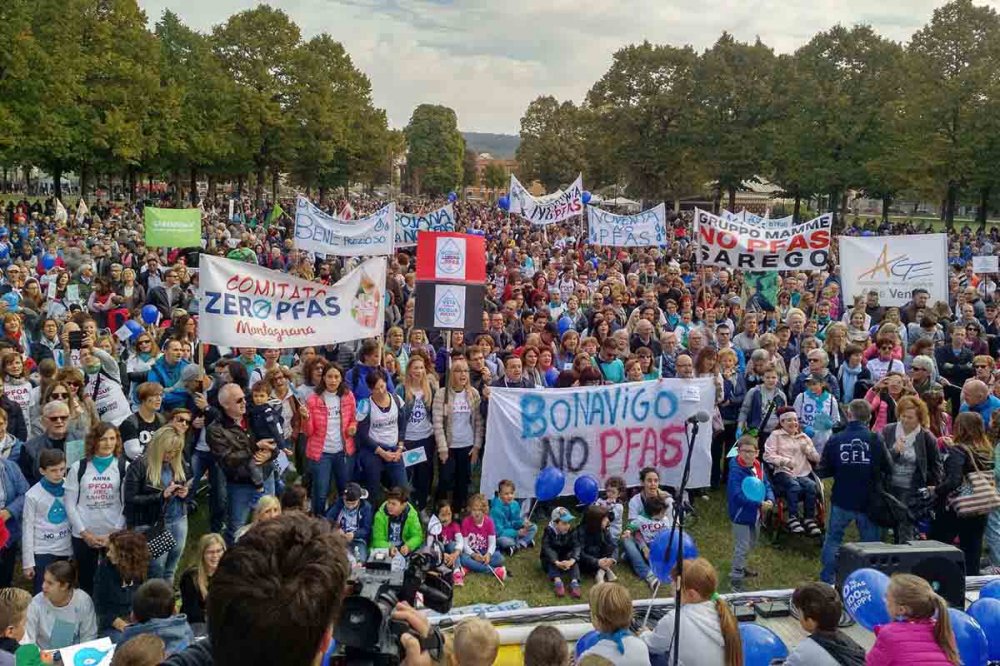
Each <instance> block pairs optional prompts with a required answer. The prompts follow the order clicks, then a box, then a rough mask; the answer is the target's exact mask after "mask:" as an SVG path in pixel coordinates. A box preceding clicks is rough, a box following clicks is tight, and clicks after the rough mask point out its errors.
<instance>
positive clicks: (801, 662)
mask: <svg viewBox="0 0 1000 666" xmlns="http://www.w3.org/2000/svg"><path fill="white" fill-rule="evenodd" d="M792 604H793V605H794V606H795V607H796V608H798V609H799V625H801V626H802V629H803V630H804V631H806V632H808V633H809V636H808V637H807V638H803V639H802V640H800V641H799V643H798V645H796V646H795V649H794V650H792V653H791V654H790V655H788V659H786V660H785V666H841V664H864V663H865V650H864V648H862V647H861V646H860V645H858V644H857V643H855V642H854V639H852V638H851V637H850V636H848V635H847V634H845V633H844V632H842V631H840V629H838V628H837V626H838V624H839V623H840V615H841V613H842V612H843V610H844V606H843V604H841V603H840V595H839V594H837V590H835V589H834V588H833V587H832V586H830V585H827V584H826V583H818V582H814V583H806V584H805V585H801V586H799V587H798V588H796V590H795V592H793V593H792Z"/></svg>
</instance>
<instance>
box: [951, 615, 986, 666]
mask: <svg viewBox="0 0 1000 666" xmlns="http://www.w3.org/2000/svg"><path fill="white" fill-rule="evenodd" d="M948 616H949V617H950V618H951V630H952V631H953V632H954V633H955V645H956V646H957V647H958V656H959V657H961V658H962V664H963V666H986V662H987V661H988V657H987V655H988V654H989V651H990V648H989V642H988V641H987V640H986V634H985V633H984V632H983V628H982V627H981V626H979V623H978V622H976V620H975V619H973V617H972V616H970V615H969V614H968V613H965V612H963V611H960V610H958V609H957V608H949V609H948Z"/></svg>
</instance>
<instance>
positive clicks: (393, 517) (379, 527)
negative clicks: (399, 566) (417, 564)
mask: <svg viewBox="0 0 1000 666" xmlns="http://www.w3.org/2000/svg"><path fill="white" fill-rule="evenodd" d="M407 497H408V495H407V493H406V490H404V489H403V488H400V487H398V486H397V487H395V488H393V489H392V490H390V491H389V492H387V493H386V494H385V502H383V503H382V506H380V507H379V509H378V511H376V512H375V518H374V520H373V521H372V540H371V547H372V548H383V549H388V551H389V556H390V557H396V555H402V556H403V557H406V556H408V555H409V554H410V553H412V552H414V551H416V550H417V549H418V548H420V546H421V544H423V542H424V528H423V527H422V526H421V525H420V517H419V516H418V515H417V510H416V509H415V508H413V505H412V504H410V503H409V502H407V501H406V500H407Z"/></svg>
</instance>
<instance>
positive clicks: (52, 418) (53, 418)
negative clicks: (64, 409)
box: [45, 416, 69, 423]
mask: <svg viewBox="0 0 1000 666" xmlns="http://www.w3.org/2000/svg"><path fill="white" fill-rule="evenodd" d="M45 418H47V419H48V420H49V421H55V422H56V423H59V422H61V421H68V420H69V417H68V416H46V417H45Z"/></svg>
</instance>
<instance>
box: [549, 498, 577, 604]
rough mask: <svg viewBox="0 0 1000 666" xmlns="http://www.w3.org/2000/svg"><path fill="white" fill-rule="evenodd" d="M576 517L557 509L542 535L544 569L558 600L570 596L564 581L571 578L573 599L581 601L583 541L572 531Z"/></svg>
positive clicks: (558, 507)
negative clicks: (580, 560)
mask: <svg viewBox="0 0 1000 666" xmlns="http://www.w3.org/2000/svg"><path fill="white" fill-rule="evenodd" d="M572 526H573V514H571V513H570V512H569V509H567V508H565V507H561V506H557V507H556V508H554V509H552V520H551V521H549V524H548V527H546V528H545V532H544V534H543V536H542V552H541V559H542V568H543V569H544V570H545V573H546V574H547V575H548V577H549V580H551V581H552V586H553V588H554V589H555V593H556V596H557V597H560V598H561V597H564V596H566V584H565V583H564V582H563V578H569V596H571V597H573V598H574V599H579V598H580V567H579V566H578V565H577V562H578V561H579V559H580V550H581V547H580V541H579V539H577V534H576V532H575V531H574V530H573V529H572Z"/></svg>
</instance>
